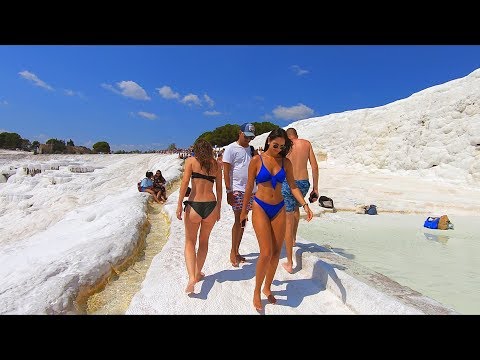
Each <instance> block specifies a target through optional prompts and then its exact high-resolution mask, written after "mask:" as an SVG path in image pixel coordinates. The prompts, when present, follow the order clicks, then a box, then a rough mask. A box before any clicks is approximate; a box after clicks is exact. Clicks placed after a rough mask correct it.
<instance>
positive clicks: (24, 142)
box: [20, 139, 32, 151]
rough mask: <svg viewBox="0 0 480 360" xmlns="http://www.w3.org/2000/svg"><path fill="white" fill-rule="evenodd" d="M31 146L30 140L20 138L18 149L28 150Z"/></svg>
mask: <svg viewBox="0 0 480 360" xmlns="http://www.w3.org/2000/svg"><path fill="white" fill-rule="evenodd" d="M31 148H32V144H31V143H30V140H28V139H22V145H21V146H20V149H22V150H23V151H30V149H31Z"/></svg>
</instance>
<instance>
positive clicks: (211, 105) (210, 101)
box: [203, 94, 215, 107]
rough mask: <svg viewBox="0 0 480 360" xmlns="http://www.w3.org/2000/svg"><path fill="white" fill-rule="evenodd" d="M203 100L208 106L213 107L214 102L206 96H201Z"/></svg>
mask: <svg viewBox="0 0 480 360" xmlns="http://www.w3.org/2000/svg"><path fill="white" fill-rule="evenodd" d="M203 98H204V99H205V101H206V102H207V104H208V106H210V107H213V106H214V105H215V101H213V99H212V98H211V97H210V96H208V95H207V94H203Z"/></svg>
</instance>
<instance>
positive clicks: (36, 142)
mask: <svg viewBox="0 0 480 360" xmlns="http://www.w3.org/2000/svg"><path fill="white" fill-rule="evenodd" d="M39 146H40V142H38V141H37V140H34V141H32V146H31V149H32V150H35V149H38V147H39Z"/></svg>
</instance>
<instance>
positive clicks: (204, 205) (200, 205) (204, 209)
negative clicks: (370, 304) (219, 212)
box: [183, 200, 217, 219]
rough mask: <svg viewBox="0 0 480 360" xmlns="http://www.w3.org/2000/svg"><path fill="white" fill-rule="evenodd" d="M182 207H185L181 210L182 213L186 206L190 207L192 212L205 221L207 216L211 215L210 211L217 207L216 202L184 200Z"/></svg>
mask: <svg viewBox="0 0 480 360" xmlns="http://www.w3.org/2000/svg"><path fill="white" fill-rule="evenodd" d="M183 205H185V207H184V208H183V211H185V209H186V208H187V205H190V206H191V207H192V209H193V210H195V211H196V212H197V214H198V215H200V216H201V217H202V219H206V218H207V217H208V215H210V214H211V213H212V211H213V210H214V209H215V206H217V202H216V201H188V200H185V201H184V202H183Z"/></svg>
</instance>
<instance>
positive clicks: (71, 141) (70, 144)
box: [67, 139, 75, 146]
mask: <svg viewBox="0 0 480 360" xmlns="http://www.w3.org/2000/svg"><path fill="white" fill-rule="evenodd" d="M67 146H75V144H74V143H73V140H72V139H70V140H68V141H67Z"/></svg>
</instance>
